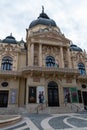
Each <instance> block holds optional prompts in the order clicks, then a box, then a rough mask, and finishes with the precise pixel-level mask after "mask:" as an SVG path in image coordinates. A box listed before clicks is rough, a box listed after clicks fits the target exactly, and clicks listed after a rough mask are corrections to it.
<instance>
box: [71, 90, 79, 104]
mask: <svg viewBox="0 0 87 130" xmlns="http://www.w3.org/2000/svg"><path fill="white" fill-rule="evenodd" d="M70 91H71V98H72V102H78V97H77V89H76V88H70Z"/></svg>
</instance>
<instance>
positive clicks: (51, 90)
mask: <svg viewBox="0 0 87 130" xmlns="http://www.w3.org/2000/svg"><path fill="white" fill-rule="evenodd" d="M48 106H59V95H58V85H57V83H56V82H54V81H51V82H50V83H49V84H48Z"/></svg>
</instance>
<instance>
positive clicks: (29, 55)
mask: <svg viewBox="0 0 87 130" xmlns="http://www.w3.org/2000/svg"><path fill="white" fill-rule="evenodd" d="M27 51H28V52H27V55H28V56H27V57H28V62H27V63H28V66H30V65H31V46H30V44H28V50H27ZM26 60H27V59H26Z"/></svg>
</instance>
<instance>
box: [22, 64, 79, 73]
mask: <svg viewBox="0 0 87 130" xmlns="http://www.w3.org/2000/svg"><path fill="white" fill-rule="evenodd" d="M29 71H37V72H48V73H50V72H55V73H75V74H79V70H78V69H70V68H57V67H37V66H27V67H25V68H23V69H22V72H29Z"/></svg>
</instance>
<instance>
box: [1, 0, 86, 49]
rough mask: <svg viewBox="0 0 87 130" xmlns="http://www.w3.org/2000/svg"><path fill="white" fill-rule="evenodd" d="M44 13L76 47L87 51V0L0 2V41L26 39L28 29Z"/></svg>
mask: <svg viewBox="0 0 87 130" xmlns="http://www.w3.org/2000/svg"><path fill="white" fill-rule="evenodd" d="M42 5H44V10H45V13H46V14H47V15H48V16H49V17H50V18H51V19H53V20H54V21H55V22H56V24H57V26H58V27H59V28H60V29H61V32H62V33H64V35H65V36H66V37H67V38H68V39H70V40H71V41H72V42H73V44H76V45H78V46H80V47H81V48H82V49H83V50H84V49H85V50H86V51H87V36H86V35H87V0H15V1H12V0H0V39H4V38H5V37H6V36H8V35H10V33H12V34H13V36H14V37H15V38H16V40H21V38H23V39H24V40H25V39H26V28H28V27H29V24H30V23H31V22H32V21H33V20H35V19H37V17H38V16H39V14H40V13H41V11H42Z"/></svg>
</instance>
